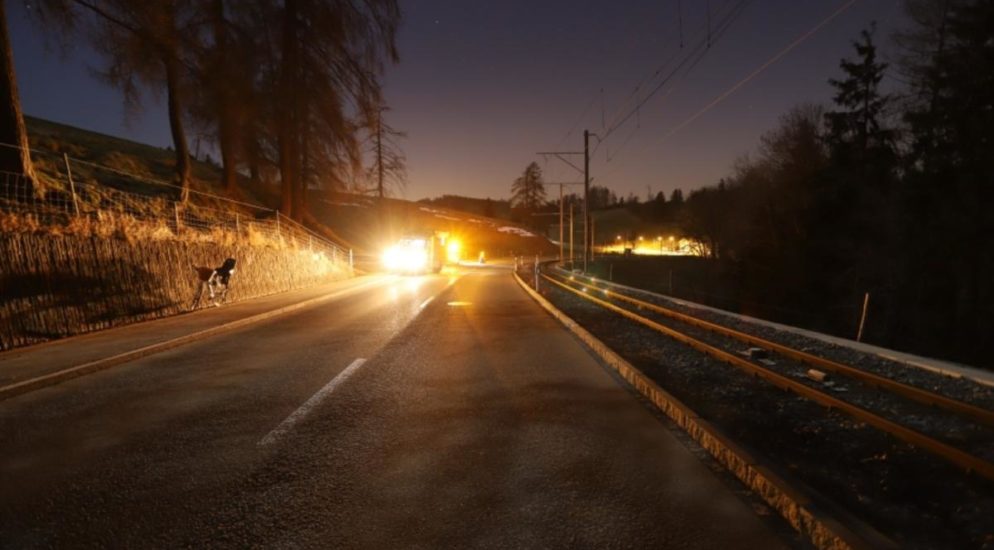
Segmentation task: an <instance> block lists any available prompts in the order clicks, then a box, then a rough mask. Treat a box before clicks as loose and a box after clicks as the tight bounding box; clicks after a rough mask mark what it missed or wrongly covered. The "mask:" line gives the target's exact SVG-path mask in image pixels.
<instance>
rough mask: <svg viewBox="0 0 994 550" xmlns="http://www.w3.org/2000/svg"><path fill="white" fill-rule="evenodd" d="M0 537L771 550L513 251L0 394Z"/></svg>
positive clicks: (95, 542) (25, 542) (765, 529)
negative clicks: (537, 298) (539, 288)
mask: <svg viewBox="0 0 994 550" xmlns="http://www.w3.org/2000/svg"><path fill="white" fill-rule="evenodd" d="M0 449H2V454H0V546H2V547H4V548H24V547H48V546H55V547H80V546H83V547H93V546H106V547H170V548H172V547H183V546H191V547H203V546H205V545H207V546H212V547H247V546H257V547H308V548H310V547H316V548H353V547H354V548H467V547H479V548H522V547H526V548H534V547H563V548H566V547H568V548H581V547H589V548H661V547H667V548H777V547H782V546H784V545H785V544H791V543H792V539H791V538H790V537H786V538H785V536H784V534H783V532H782V530H781V528H780V527H778V526H777V525H776V523H775V522H774V521H771V520H770V519H769V518H765V519H764V518H761V517H759V516H758V515H757V514H756V512H755V511H754V508H753V507H752V506H751V505H750V503H749V502H747V501H745V500H743V499H742V498H740V497H739V496H737V495H736V494H735V492H734V491H733V490H732V488H730V487H729V485H728V483H727V482H726V481H723V480H721V479H719V478H717V477H715V475H714V474H713V473H712V472H711V470H709V468H708V467H707V466H706V465H705V464H704V463H702V462H701V461H700V460H699V459H698V458H697V457H696V456H695V455H694V454H693V453H692V452H691V451H688V449H687V448H685V447H684V445H683V444H682V443H680V441H679V440H678V439H677V438H676V437H675V436H674V434H673V433H671V432H670V431H669V429H668V428H667V427H666V426H665V425H664V424H663V423H662V422H661V421H660V420H659V419H657V418H656V417H655V416H654V415H653V414H652V413H650V412H649V411H648V410H647V409H646V408H645V407H644V406H643V405H642V404H641V403H640V402H639V401H637V400H636V399H635V398H634V397H633V396H632V395H631V394H630V393H629V392H628V391H626V390H625V389H624V388H623V387H621V386H620V385H619V384H618V382H617V381H616V380H615V379H614V378H612V376H611V375H609V374H608V373H607V372H606V370H605V369H604V368H603V367H602V366H601V365H599V364H598V363H597V361H596V360H595V359H593V357H592V356H591V355H590V354H589V353H588V352H587V351H586V350H585V349H584V348H583V347H582V346H581V344H579V343H578V342H577V341H576V340H575V339H574V338H573V337H572V336H571V335H570V334H569V333H567V332H566V331H565V330H564V329H563V328H562V327H561V326H560V325H558V324H557V323H556V322H555V321H554V320H553V319H551V318H550V317H549V316H548V315H546V314H545V313H544V312H543V311H542V310H541V309H540V308H539V307H538V306H537V305H536V304H534V303H533V302H532V301H531V300H530V299H529V298H528V297H527V295H525V293H524V292H523V291H522V290H521V289H519V288H518V287H517V285H516V284H515V283H514V282H513V280H512V279H511V277H510V274H509V273H508V272H507V271H506V270H494V269H491V270H463V271H461V272H459V273H453V274H450V275H442V276H425V277H407V278H403V277H400V278H385V279H384V280H383V282H382V284H378V285H374V286H371V287H370V288H368V289H365V290H362V291H361V292H358V293H356V294H353V295H350V296H346V297H343V298H341V299H336V300H332V301H329V302H326V303H323V304H321V305H318V306H315V307H312V308H308V309H305V310H301V311H299V312H295V313H293V314H290V315H287V316H284V317H280V318H277V319H273V320H270V321H266V322H263V323H260V324H256V325H252V326H250V327H246V328H243V329H239V330H237V331H234V332H231V333H228V334H225V335H222V336H217V337H214V338H211V339H209V340H204V341H201V342H197V343H194V344H190V345H187V346H183V347H180V348H176V349H173V350H171V351H168V352H164V353H161V354H158V355H154V356H151V357H147V358H145V359H141V360H138V361H135V362H133V363H129V364H127V365H124V366H119V367H115V368H113V369H111V370H107V371H103V372H100V373H96V374H93V375H89V376H86V377H83V378H79V379H76V380H72V381H69V382H66V383H63V384H61V385H58V386H54V387H51V388H47V389H44V390H39V391H36V392H33V393H30V394H26V395H22V396H19V397H15V398H13V399H10V400H7V401H3V402H0Z"/></svg>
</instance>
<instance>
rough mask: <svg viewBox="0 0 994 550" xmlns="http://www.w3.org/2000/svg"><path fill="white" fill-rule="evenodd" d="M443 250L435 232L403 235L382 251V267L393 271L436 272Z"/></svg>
mask: <svg viewBox="0 0 994 550" xmlns="http://www.w3.org/2000/svg"><path fill="white" fill-rule="evenodd" d="M444 250H445V249H444V247H443V245H442V242H441V240H440V239H439V237H438V236H437V235H435V234H432V235H417V236H408V237H404V238H402V239H400V240H399V241H397V242H396V243H395V244H393V245H391V246H390V247H389V248H387V249H386V250H385V251H384V252H383V267H384V268H385V269H386V270H387V271H391V272H393V273H428V272H432V273H438V272H439V271H441V270H442V265H443V260H444V258H443V256H444Z"/></svg>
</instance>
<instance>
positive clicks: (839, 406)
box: [542, 270, 994, 481]
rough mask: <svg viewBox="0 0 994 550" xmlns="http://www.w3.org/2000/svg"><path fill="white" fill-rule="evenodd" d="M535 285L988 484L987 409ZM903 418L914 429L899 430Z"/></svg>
mask: <svg viewBox="0 0 994 550" xmlns="http://www.w3.org/2000/svg"><path fill="white" fill-rule="evenodd" d="M542 279H543V280H544V281H546V282H548V283H549V284H551V285H553V287H554V288H558V289H562V290H563V291H566V292H568V293H569V294H572V295H574V296H577V297H579V298H582V299H583V300H585V301H586V302H588V303H590V304H594V305H596V306H597V307H599V308H602V309H604V310H607V311H610V312H612V313H613V314H616V315H619V316H621V317H623V318H625V319H628V320H630V321H632V322H635V323H638V324H639V325H641V326H643V327H647V328H649V329H651V330H653V331H655V332H657V333H659V334H662V335H665V336H666V337H668V338H671V339H673V340H676V341H678V342H680V343H681V344H684V345H686V346H689V347H690V348H693V349H694V350H697V351H698V352H701V353H703V354H706V355H708V356H710V357H712V358H714V359H716V360H718V361H721V362H723V363H726V364H729V365H732V366H734V367H736V368H738V369H740V370H742V371H744V372H746V373H748V374H749V375H751V376H754V377H757V378H760V379H762V380H764V381H766V382H768V383H770V384H773V385H774V386H776V387H778V388H781V389H784V390H787V391H790V392H792V393H794V394H796V395H798V396H801V397H803V398H805V399H808V400H810V401H813V402H815V403H818V404H820V405H823V406H826V407H829V408H831V409H834V410H837V411H840V412H842V413H844V414H846V415H848V416H849V417H851V418H852V419H854V420H856V421H858V422H862V423H865V424H867V425H869V426H872V427H874V428H876V429H877V430H880V431H882V432H884V433H887V434H889V435H891V436H893V437H895V438H897V439H899V440H901V441H904V442H906V443H909V444H911V445H913V446H915V447H916V448H918V449H921V450H923V451H925V452H927V453H930V454H932V455H934V456H937V457H939V458H941V459H943V460H945V461H947V462H949V463H950V464H952V465H954V466H955V467H957V468H960V469H961V470H963V471H966V472H968V473H970V474H973V475H976V476H979V477H982V478H984V479H986V480H988V481H994V463H992V462H991V461H990V459H989V458H988V457H986V456H984V451H987V454H990V453H989V450H990V446H991V441H992V440H994V436H992V433H991V429H990V428H991V427H992V426H994V411H991V410H989V409H986V408H984V407H981V406H978V405H976V404H973V403H967V402H964V401H961V400H958V399H954V398H952V397H949V396H947V395H943V394H941V393H937V392H935V391H931V390H929V389H925V388H921V387H916V386H913V385H910V384H907V383H904V382H900V381H897V380H893V379H890V378H887V377H885V376H881V375H879V374H875V373H872V372H868V371H866V370H863V369H860V368H858V367H855V366H852V365H847V364H844V363H841V362H838V361H834V360H832V359H828V358H825V357H821V356H818V355H815V354H812V353H810V352H808V351H805V350H799V349H795V348H793V347H790V346H786V345H784V344H781V343H778V342H774V341H771V340H768V339H765V338H761V337H759V336H755V335H752V334H747V333H745V332H742V331H739V330H735V329H732V328H729V327H726V326H722V325H719V324H717V323H714V322H711V321H708V320H704V319H700V318H697V317H694V316H691V315H688V314H686V313H683V312H680V311H677V310H675V309H673V308H669V307H665V306H663V305H661V304H659V303H653V302H650V301H647V300H642V299H639V298H636V297H634V296H632V295H631V294H630V293H627V292H622V291H619V290H617V289H615V288H608V286H607V285H604V284H598V282H597V281H596V280H595V279H592V278H588V277H584V276H580V275H574V274H567V273H565V272H562V271H558V270H545V271H544V272H543V273H542ZM743 345H746V346H750V347H751V348H753V349H759V350H763V352H762V354H768V356H767V357H764V358H756V356H757V355H761V354H758V353H755V352H754V353H744V352H743V351H744V350H742V349H741V346H743ZM736 346H738V348H739V349H735V348H736ZM773 359H776V360H775V361H774V360H773ZM809 368H810V369H814V370H815V371H816V372H815V375H814V376H812V375H810V374H809V373H808V371H809ZM819 373H831V375H832V377H842V378H845V379H848V380H850V381H852V382H855V383H856V384H855V385H854V386H852V387H851V388H848V389H843V388H840V387H839V386H838V385H836V383H835V381H834V380H832V381H830V382H829V383H827V384H826V383H825V379H824V378H822V379H818V378H819V376H818V375H819ZM909 418H910V419H915V420H916V421H917V422H915V423H917V424H920V425H918V426H909V425H907V424H908V422H906V420H907V419H909Z"/></svg>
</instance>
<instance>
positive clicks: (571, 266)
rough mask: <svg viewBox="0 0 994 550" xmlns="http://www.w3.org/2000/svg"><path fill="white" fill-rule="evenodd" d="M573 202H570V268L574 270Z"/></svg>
mask: <svg viewBox="0 0 994 550" xmlns="http://www.w3.org/2000/svg"><path fill="white" fill-rule="evenodd" d="M573 257H574V256H573V203H569V270H570V271H573Z"/></svg>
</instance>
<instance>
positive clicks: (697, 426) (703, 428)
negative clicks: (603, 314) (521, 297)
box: [514, 272, 897, 549]
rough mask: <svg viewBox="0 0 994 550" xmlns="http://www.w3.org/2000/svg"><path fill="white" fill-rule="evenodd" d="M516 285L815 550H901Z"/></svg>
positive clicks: (528, 288) (520, 280)
mask: <svg viewBox="0 0 994 550" xmlns="http://www.w3.org/2000/svg"><path fill="white" fill-rule="evenodd" d="M514 279H515V280H516V281H517V283H518V285H519V286H521V287H522V288H523V289H524V290H525V292H527V293H528V294H529V295H530V296H531V297H532V299H533V300H535V301H536V302H538V304H539V305H541V306H542V307H543V308H544V309H545V310H546V311H548V312H549V314H551V315H552V316H553V317H554V318H556V320H558V321H559V322H560V323H562V324H563V325H564V326H565V327H566V328H567V329H569V330H570V331H571V332H572V333H573V334H575V335H576V336H577V337H578V338H579V339H580V340H581V341H582V342H583V343H584V344H586V346H587V347H589V348H590V349H591V351H593V352H594V353H595V354H597V356H598V357H600V358H601V360H603V361H604V362H605V363H607V364H608V365H609V366H610V367H611V368H613V369H614V370H616V371H617V372H618V374H620V375H621V377H622V378H624V379H625V380H626V381H627V382H628V383H629V384H631V385H632V387H633V388H635V390H636V391H638V392H639V394H641V395H642V396H643V397H645V398H646V399H648V400H649V401H651V402H652V403H653V405H655V406H656V407H657V408H658V409H659V410H660V411H662V412H663V413H665V414H666V416H668V417H669V418H670V419H672V420H673V422H675V423H676V424H677V425H678V426H680V428H681V429H683V430H684V431H685V432H686V433H687V434H688V435H690V437H691V438H693V439H694V441H696V442H697V443H698V444H699V445H700V446H701V447H703V448H704V449H705V450H706V451H708V453H710V454H711V456H712V457H713V458H714V459H715V460H716V461H717V462H718V463H720V464H721V465H722V466H724V467H725V468H726V469H727V470H728V471H729V472H731V473H732V474H733V475H734V476H735V477H736V478H738V479H739V480H740V481H741V482H742V483H743V484H745V485H746V486H747V487H748V488H749V489H751V490H752V491H753V492H754V493H755V494H757V495H758V496H759V497H760V498H762V499H763V500H764V501H765V502H766V503H767V504H768V505H770V507H772V508H773V509H775V510H776V511H777V512H778V513H779V514H780V515H781V516H782V517H783V518H784V519H785V520H786V521H787V522H788V523H789V524H790V525H791V526H792V527H793V528H794V529H796V530H797V531H798V532H799V533H801V534H802V535H804V536H806V537H807V538H808V539H809V540H810V541H811V543H812V544H813V545H814V546H815V547H816V548H821V549H829V548H830V549H841V548H897V544H896V543H895V542H894V541H892V540H890V539H888V538H887V537H885V536H884V535H883V534H881V533H879V532H878V531H876V530H875V529H873V528H872V527H870V526H869V525H866V524H865V523H863V522H861V521H860V520H858V519H856V518H852V517H844V518H843V519H840V517H842V516H844V515H845V514H844V513H843V514H838V516H839V517H836V516H835V515H833V514H831V513H829V512H827V511H825V510H821V509H819V507H818V504H817V503H815V502H814V501H813V500H812V498H811V497H810V496H809V495H808V494H807V493H808V491H807V490H805V489H803V488H801V487H799V486H798V485H799V484H797V483H792V482H790V481H788V477H787V476H786V475H784V474H781V473H778V472H776V471H774V470H773V469H772V467H770V466H768V465H765V464H763V461H762V460H761V459H759V458H758V457H756V456H753V454H752V453H750V452H749V451H747V450H745V449H743V448H741V447H739V446H738V445H737V444H736V443H734V442H733V441H732V440H731V439H730V438H729V437H728V436H727V435H725V434H724V433H722V432H721V430H719V429H718V428H717V427H715V426H713V425H712V424H711V423H709V422H708V421H707V420H705V419H703V418H701V417H699V416H698V415H697V414H696V413H695V412H694V411H693V410H691V409H690V408H689V407H688V406H687V405H685V404H684V403H683V402H681V401H680V400H679V399H677V398H676V397H674V396H673V395H670V394H669V393H668V392H667V391H666V390H664V389H662V388H661V387H659V385H657V384H656V383H655V382H653V381H652V380H650V379H649V377H647V376H646V375H645V374H643V373H642V372H641V371H640V370H638V369H637V368H635V367H634V366H633V365H632V364H631V363H629V362H628V361H626V360H625V359H623V358H622V357H621V356H620V355H618V354H617V353H615V352H614V351H613V350H611V349H610V348H609V347H608V346H607V345H606V344H604V343H603V342H602V341H601V340H600V339H598V338H597V337H596V336H594V335H593V334H591V333H590V332H588V331H587V330H586V329H584V328H583V327H581V326H580V325H579V323H577V322H576V321H574V320H573V319H572V318H570V317H569V316H568V315H566V314H565V313H564V312H562V311H561V310H559V309H558V308H557V307H556V306H554V305H553V304H552V303H551V302H549V301H548V300H546V299H545V298H544V297H543V296H542V295H540V294H539V293H538V292H536V291H535V290H534V289H532V288H531V287H529V286H528V285H527V284H526V283H525V282H524V281H523V280H522V279H521V277H520V276H519V275H518V273H517V272H515V273H514Z"/></svg>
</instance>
